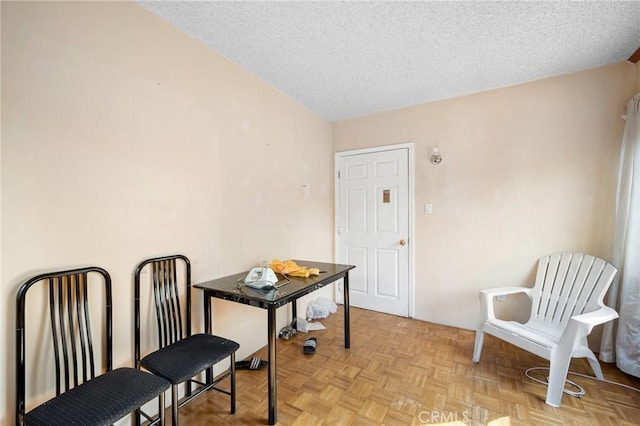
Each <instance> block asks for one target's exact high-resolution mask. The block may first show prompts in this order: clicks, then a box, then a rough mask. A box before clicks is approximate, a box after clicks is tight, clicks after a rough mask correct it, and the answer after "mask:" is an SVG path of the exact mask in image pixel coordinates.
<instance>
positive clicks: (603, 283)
mask: <svg viewBox="0 0 640 426" xmlns="http://www.w3.org/2000/svg"><path fill="white" fill-rule="evenodd" d="M615 274H616V268H614V267H613V266H612V265H611V264H609V263H608V262H606V261H604V260H602V259H599V258H597V257H594V256H590V255H586V254H582V253H556V254H553V255H550V256H544V257H541V258H540V259H539V260H538V270H537V274H536V284H535V286H534V288H533V295H532V297H533V303H532V307H531V318H530V320H529V321H530V324H539V325H541V326H543V327H544V328H551V329H553V328H555V329H560V330H563V329H564V328H565V327H566V325H567V323H568V322H569V319H570V318H571V317H572V316H575V315H580V314H582V313H586V312H591V311H592V310H595V309H596V308H597V307H598V306H599V305H600V304H602V300H603V298H604V295H605V293H606V292H607V290H608V288H609V286H610V285H611V282H612V281H613V277H614V276H615Z"/></svg>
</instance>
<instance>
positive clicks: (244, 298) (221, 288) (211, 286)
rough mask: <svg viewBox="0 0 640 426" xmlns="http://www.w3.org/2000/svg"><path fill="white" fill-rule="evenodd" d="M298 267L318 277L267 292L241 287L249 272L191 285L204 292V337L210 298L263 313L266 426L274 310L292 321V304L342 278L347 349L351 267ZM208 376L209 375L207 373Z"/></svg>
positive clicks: (272, 408)
mask: <svg viewBox="0 0 640 426" xmlns="http://www.w3.org/2000/svg"><path fill="white" fill-rule="evenodd" d="M295 262H296V263H297V264H298V265H303V266H307V267H309V268H318V269H319V270H320V271H321V272H320V275H319V276H312V277H309V278H300V277H289V280H290V282H288V283H286V284H282V285H281V286H279V287H278V288H276V289H274V290H271V291H264V290H256V289H253V288H251V287H247V286H242V285H240V284H239V283H242V282H243V280H244V277H245V276H246V275H247V273H248V272H249V271H245V272H241V273H239V274H235V275H229V276H228V277H224V278H218V279H216V280H211V281H206V282H203V283H199V284H195V285H194V287H196V288H199V289H201V290H203V291H204V318H205V320H204V321H205V325H204V329H205V333H210V332H211V298H214V297H215V298H218V299H224V300H230V301H232V302H237V303H242V304H245V305H251V306H256V307H259V308H263V309H266V310H267V348H268V354H269V355H268V358H269V359H268V361H269V367H268V376H267V377H268V387H269V424H270V425H274V424H276V423H277V395H276V338H277V332H276V309H277V308H279V307H281V306H284V305H286V304H287V303H289V302H294V303H293V304H292V312H293V315H292V316H293V319H295V318H296V312H297V306H296V303H295V301H296V300H297V299H298V298H300V297H302V296H304V295H306V294H309V293H311V292H312V291H315V290H317V289H319V288H322V287H324V286H326V285H328V284H331V283H332V282H334V281H337V280H339V279H340V278H344V280H343V282H344V291H343V295H344V347H345V348H349V347H350V346H351V341H350V331H349V271H350V270H351V269H353V268H355V266H353V265H339V264H335V263H320V262H311V261H305V260H296V261H295ZM208 374H211V373H210V372H209V373H208ZM210 379H211V378H210V377H207V381H209V380H210Z"/></svg>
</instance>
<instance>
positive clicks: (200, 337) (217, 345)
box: [134, 255, 240, 425]
mask: <svg viewBox="0 0 640 426" xmlns="http://www.w3.org/2000/svg"><path fill="white" fill-rule="evenodd" d="M145 271H146V272H148V273H149V276H148V279H147V278H146V277H145V278H144V279H143V277H142V276H143V275H144V274H145ZM134 281H135V360H136V367H138V368H145V369H146V370H148V371H150V372H152V373H153V374H156V375H158V376H161V377H164V378H165V379H167V380H168V381H169V382H171V416H172V420H173V425H178V409H179V408H180V407H182V406H183V405H184V404H187V403H188V402H190V401H192V400H193V399H195V398H197V397H198V396H200V395H201V394H202V393H204V392H206V391H208V390H210V389H213V390H216V391H219V392H222V393H224V394H227V395H229V396H230V398H231V414H233V413H235V412H236V377H235V353H236V351H237V350H238V348H239V347H240V345H239V344H238V343H236V342H234V341H232V340H228V339H225V338H222V337H218V336H214V335H211V334H193V335H192V334H191V263H190V262H189V259H188V258H187V257H186V256H183V255H172V256H165V257H157V258H153V259H147V260H145V261H143V262H142V263H140V264H139V265H138V267H137V268H136V270H135V277H134ZM143 282H144V283H146V284H147V285H145V286H144V288H145V289H146V290H148V293H152V294H153V302H151V301H149V304H151V303H153V305H154V306H155V319H156V324H157V331H158V349H157V350H154V351H153V352H151V353H149V354H148V355H146V356H145V357H144V358H141V354H140V352H141V343H140V338H141V336H140V316H141V296H140V294H141V288H142V287H143ZM181 287H182V288H181ZM181 294H183V295H184V299H185V306H184V307H185V310H184V311H183V310H182V308H183V307H182V306H181V303H180V297H181ZM150 298H151V296H150ZM226 358H229V360H230V367H229V369H228V370H227V371H226V372H224V373H223V374H222V375H220V376H218V377H216V378H215V380H214V379H213V366H214V365H215V364H217V363H218V362H220V361H222V360H224V359H226ZM205 371H206V381H205V382H202V381H198V380H196V379H194V377H195V376H196V375H198V374H199V373H202V372H205ZM227 377H229V381H230V389H229V390H228V391H227V390H225V389H221V388H219V387H216V385H217V384H218V383H220V382H221V381H222V380H224V379H225V378H227ZM181 383H185V384H186V389H185V396H184V398H183V399H182V401H179V396H178V385H180V384H181ZM194 383H195V384H196V385H198V387H197V388H196V389H195V391H193V390H192V389H191V385H192V384H194ZM138 419H139V417H138Z"/></svg>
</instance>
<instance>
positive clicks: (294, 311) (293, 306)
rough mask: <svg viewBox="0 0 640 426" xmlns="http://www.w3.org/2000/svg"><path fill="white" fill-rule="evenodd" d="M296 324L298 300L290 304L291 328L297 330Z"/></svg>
mask: <svg viewBox="0 0 640 426" xmlns="http://www.w3.org/2000/svg"><path fill="white" fill-rule="evenodd" d="M297 322H298V299H295V300H294V301H293V302H291V327H293V328H297V325H298V324H297Z"/></svg>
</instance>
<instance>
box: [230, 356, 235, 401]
mask: <svg viewBox="0 0 640 426" xmlns="http://www.w3.org/2000/svg"><path fill="white" fill-rule="evenodd" d="M230 359H231V376H230V384H229V385H230V394H231V414H235V412H236V353H235V352H233V353H232V354H231V357H230Z"/></svg>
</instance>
